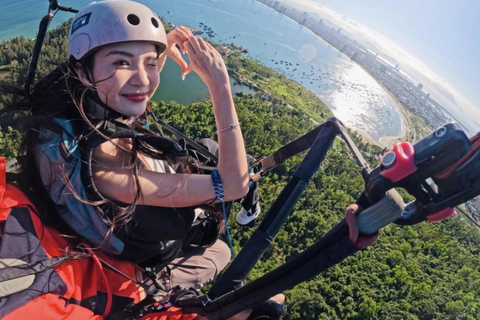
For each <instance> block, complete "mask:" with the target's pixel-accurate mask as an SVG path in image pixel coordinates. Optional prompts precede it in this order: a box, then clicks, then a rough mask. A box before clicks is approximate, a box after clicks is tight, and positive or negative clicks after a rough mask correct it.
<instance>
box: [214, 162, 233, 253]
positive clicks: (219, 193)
mask: <svg viewBox="0 0 480 320" xmlns="http://www.w3.org/2000/svg"><path fill="white" fill-rule="evenodd" d="M212 182H213V191H214V192H215V197H216V198H217V200H218V201H220V202H221V203H222V211H223V220H224V221H225V231H226V234H227V240H228V245H229V246H230V250H231V251H232V257H233V258H234V259H235V251H234V250H233V244H232V238H231V237H230V231H229V230H228V222H227V211H226V209H225V201H224V200H223V185H222V179H221V178H220V173H218V169H213V171H212Z"/></svg>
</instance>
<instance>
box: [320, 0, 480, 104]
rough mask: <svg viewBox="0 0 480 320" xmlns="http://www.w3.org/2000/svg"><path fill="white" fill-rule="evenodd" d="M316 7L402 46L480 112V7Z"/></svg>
mask: <svg viewBox="0 0 480 320" xmlns="http://www.w3.org/2000/svg"><path fill="white" fill-rule="evenodd" d="M314 1H315V2H317V3H320V4H322V5H324V6H326V7H328V8H330V9H333V10H335V11H336V12H338V13H340V14H345V15H347V16H348V17H349V18H352V19H354V20H356V21H358V22H359V23H361V24H363V25H365V26H367V27H369V28H371V29H373V30H376V31H378V32H379V33H381V34H383V35H384V36H385V37H387V38H389V39H390V40H392V41H393V42H395V43H397V44H398V45H399V46H401V47H403V48H404V49H405V50H407V51H408V52H410V53H412V55H414V56H415V57H417V58H418V59H419V60H420V61H422V62H423V63H425V64H426V65H427V66H428V67H430V68H431V69H432V70H433V71H434V72H436V73H437V74H438V75H440V76H441V77H442V78H443V79H445V80H446V81H447V82H448V83H449V84H450V85H451V86H453V87H454V88H456V89H457V90H458V91H460V93H462V94H463V95H465V97H467V98H468V99H469V100H470V101H471V102H472V103H474V104H476V105H477V106H478V107H479V108H480V88H479V85H480V1H477V0H455V1H453V0H421V1H418V0H402V1H384V0H383V1H382V0H365V1H358V0H314Z"/></svg>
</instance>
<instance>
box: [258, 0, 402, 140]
mask: <svg viewBox="0 0 480 320" xmlns="http://www.w3.org/2000/svg"><path fill="white" fill-rule="evenodd" d="M257 2H258V3H260V4H262V5H264V6H266V7H269V8H270V9H273V10H274V11H276V12H278V13H280V14H282V15H283V16H284V17H286V18H288V19H290V20H292V21H295V22H296V23H298V24H299V25H302V24H300V23H299V22H298V21H296V20H295V19H293V18H291V17H289V16H288V15H286V14H283V13H281V12H279V11H278V10H276V9H275V8H273V7H271V6H269V5H267V4H266V3H264V2H262V1H257ZM302 26H303V25H302ZM304 27H305V26H304ZM305 28H307V29H309V28H308V27H305ZM309 30H310V29H309ZM310 31H311V32H312V33H313V34H314V35H315V36H316V37H318V38H319V39H321V40H323V41H324V42H325V43H327V44H328V45H329V46H330V47H332V48H333V49H335V50H336V51H337V52H338V53H339V54H342V55H344V56H345V57H347V58H348V59H350V57H349V56H347V55H346V54H345V53H343V52H342V51H340V50H339V49H338V48H336V47H335V46H333V45H331V44H330V43H329V42H328V41H326V40H325V39H324V38H323V37H321V36H320V35H318V34H317V33H315V32H314V31H312V30H310ZM350 60H351V59H350ZM353 62H354V63H355V64H356V65H357V66H359V67H360V68H362V69H363V70H364V71H365V72H366V73H367V74H368V75H370V76H371V77H372V79H374V80H375V82H376V83H378V84H379V85H380V87H381V88H382V89H383V91H384V92H385V93H386V94H387V95H388V96H389V97H390V99H391V100H392V102H393V104H394V105H395V107H396V109H397V111H398V113H399V115H400V120H401V124H402V134H401V135H400V136H385V137H381V138H380V139H379V140H378V141H377V140H375V139H373V138H372V137H371V136H370V134H369V133H368V132H366V131H365V130H363V129H361V128H356V127H353V126H349V128H350V129H352V130H354V131H356V132H357V133H358V134H359V135H360V136H361V137H362V139H364V140H365V141H367V142H369V143H371V144H374V145H377V146H379V147H382V148H384V147H386V148H389V149H390V148H392V147H393V146H394V145H395V144H397V143H398V142H400V141H402V140H405V139H406V138H407V136H408V132H409V131H410V124H409V121H408V116H407V112H408V111H407V110H406V109H405V108H404V107H403V106H402V104H401V103H400V102H399V101H398V100H397V99H396V98H395V96H394V95H393V93H392V92H390V91H389V90H388V89H387V88H386V87H385V86H384V85H383V84H382V83H380V82H379V81H377V79H376V78H375V77H374V76H373V75H372V74H371V73H370V72H368V70H367V69H365V68H364V67H363V66H362V65H360V64H358V63H356V62H355V61H353ZM310 91H311V90H310Z"/></svg>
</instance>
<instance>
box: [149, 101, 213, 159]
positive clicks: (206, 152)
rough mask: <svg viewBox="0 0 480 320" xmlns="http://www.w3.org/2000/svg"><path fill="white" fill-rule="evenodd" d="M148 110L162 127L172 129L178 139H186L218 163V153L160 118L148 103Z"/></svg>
mask: <svg viewBox="0 0 480 320" xmlns="http://www.w3.org/2000/svg"><path fill="white" fill-rule="evenodd" d="M147 112H148V113H149V114H150V115H151V116H152V117H153V119H154V120H155V122H156V123H158V124H160V125H161V126H162V127H164V128H165V129H167V130H168V131H170V132H171V133H173V134H174V135H175V136H176V137H177V138H178V139H182V138H183V139H185V141H186V142H187V144H189V145H190V146H191V147H192V148H193V149H195V150H196V151H198V152H200V153H201V154H203V155H204V156H206V157H207V158H210V159H211V160H213V161H214V162H215V163H217V164H218V157H217V156H216V155H214V154H213V153H211V152H210V151H208V149H207V148H205V147H204V146H202V145H201V144H199V143H197V142H196V141H194V140H192V139H190V138H189V137H187V136H186V135H185V134H183V133H182V132H181V131H180V130H178V129H176V128H175V127H173V126H171V125H169V124H168V123H166V122H164V121H162V120H160V119H158V118H157V117H156V116H155V114H154V113H153V111H152V108H151V107H150V105H147Z"/></svg>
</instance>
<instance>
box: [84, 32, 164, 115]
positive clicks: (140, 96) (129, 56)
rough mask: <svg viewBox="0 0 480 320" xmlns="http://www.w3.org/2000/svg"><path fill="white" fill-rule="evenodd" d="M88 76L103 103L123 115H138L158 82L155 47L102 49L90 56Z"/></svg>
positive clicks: (132, 45) (142, 44)
mask: <svg viewBox="0 0 480 320" xmlns="http://www.w3.org/2000/svg"><path fill="white" fill-rule="evenodd" d="M92 77H93V79H92V80H93V82H94V84H95V86H96V88H97V91H98V95H99V97H100V99H101V100H102V101H103V102H104V103H105V104H107V105H108V106H109V107H110V108H112V109H114V110H115V111H117V112H119V113H121V114H123V115H126V116H139V115H141V114H143V113H144V112H145V108H146V105H147V102H148V100H149V99H150V98H151V97H152V96H153V94H154V93H155V90H156V89H157V87H158V84H159V83H160V75H159V68H158V53H157V51H156V48H155V46H154V45H153V44H151V43H147V42H124V43H118V44H111V45H107V46H105V47H102V48H101V49H100V50H99V51H97V52H96V53H95V55H94V57H93V72H92Z"/></svg>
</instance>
